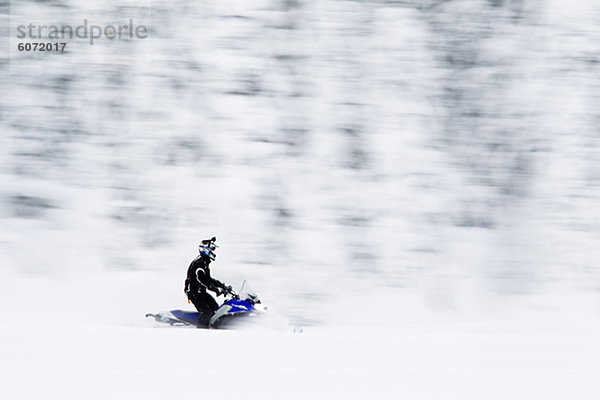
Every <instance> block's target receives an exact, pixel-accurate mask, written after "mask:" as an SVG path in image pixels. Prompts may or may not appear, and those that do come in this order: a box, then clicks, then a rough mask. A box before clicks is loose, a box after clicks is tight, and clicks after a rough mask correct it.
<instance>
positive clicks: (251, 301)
mask: <svg viewBox="0 0 600 400" xmlns="http://www.w3.org/2000/svg"><path fill="white" fill-rule="evenodd" d="M266 311H267V307H266V306H264V305H263V304H262V303H261V301H260V299H259V298H258V296H257V295H256V293H254V291H253V290H252V289H251V288H250V285H248V284H247V283H246V282H245V281H244V283H243V284H242V288H241V289H240V291H239V294H237V293H235V292H233V293H230V294H228V295H227V296H226V298H225V301H224V302H223V304H221V306H220V307H219V308H218V309H217V310H216V311H215V313H214V315H213V316H212V318H211V319H210V321H209V323H208V328H209V329H231V328H234V327H235V326H237V325H238V324H239V323H241V322H243V321H245V320H246V319H248V318H253V319H254V318H256V317H258V316H260V315H261V314H264V313H265V312H266ZM198 316H199V314H198V312H196V311H184V310H171V311H166V312H161V313H157V314H146V317H151V318H154V320H155V321H158V322H162V323H166V324H169V325H172V326H196V327H197V326H198Z"/></svg>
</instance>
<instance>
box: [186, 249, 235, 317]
mask: <svg viewBox="0 0 600 400" xmlns="http://www.w3.org/2000/svg"><path fill="white" fill-rule="evenodd" d="M216 241H217V238H216V237H213V238H212V239H206V240H203V241H202V243H200V246H199V252H200V254H199V255H198V256H197V257H196V258H195V259H194V260H193V261H192V263H191V264H190V266H189V268H188V271H187V278H186V280H185V288H184V291H185V294H186V295H187V297H188V299H189V301H191V302H192V304H194V306H195V307H196V309H197V310H198V313H200V316H199V317H198V327H199V328H207V327H208V322H209V321H210V318H211V317H212V316H213V314H214V313H215V310H216V309H217V308H219V305H218V304H217V302H216V300H215V299H214V297H213V296H211V295H210V293H208V292H207V290H210V291H213V292H215V293H216V294H217V296H218V295H221V294H227V293H231V294H234V292H233V290H232V288H231V286H228V285H225V284H224V283H223V282H220V281H218V280H217V279H214V278H213V277H211V276H210V262H211V261H214V259H215V258H216V257H217V256H216V255H215V250H216V248H217V245H216V244H215V242H216Z"/></svg>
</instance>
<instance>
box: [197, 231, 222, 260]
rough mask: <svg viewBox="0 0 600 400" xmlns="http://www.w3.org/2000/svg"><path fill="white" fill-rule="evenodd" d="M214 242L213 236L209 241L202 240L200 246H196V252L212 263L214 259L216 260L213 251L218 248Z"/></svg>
mask: <svg viewBox="0 0 600 400" xmlns="http://www.w3.org/2000/svg"><path fill="white" fill-rule="evenodd" d="M216 241H217V238H216V237H214V236H213V237H212V238H211V239H205V240H203V241H202V243H200V246H198V251H199V252H200V254H204V255H205V256H207V257H208V258H210V259H211V260H213V261H214V260H215V258H217V255H216V254H215V250H216V249H217V247H219V246H217V245H216V244H215V242H216Z"/></svg>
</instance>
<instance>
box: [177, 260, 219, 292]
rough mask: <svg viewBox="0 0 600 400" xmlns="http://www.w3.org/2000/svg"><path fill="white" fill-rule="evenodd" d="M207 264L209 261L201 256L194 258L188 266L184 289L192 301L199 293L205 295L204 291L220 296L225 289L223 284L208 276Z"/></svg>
mask: <svg viewBox="0 0 600 400" xmlns="http://www.w3.org/2000/svg"><path fill="white" fill-rule="evenodd" d="M209 264H210V259H209V258H208V257H207V256H205V255H203V254H200V255H199V256H198V257H196V258H195V259H194V261H192V263H191V264H190V266H189V268H188V271H187V278H186V280H185V287H184V290H185V293H186V294H187V296H188V298H190V299H192V298H194V297H196V296H197V295H198V294H199V293H206V290H211V291H213V292H215V293H216V294H220V293H221V292H222V291H223V290H225V289H226V288H227V286H226V285H225V284H224V283H223V282H221V281H218V280H216V279H214V278H213V277H212V276H210V269H209V268H208V266H209Z"/></svg>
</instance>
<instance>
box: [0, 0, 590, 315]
mask: <svg viewBox="0 0 600 400" xmlns="http://www.w3.org/2000/svg"><path fill="white" fill-rule="evenodd" d="M0 4H1V7H0V12H1V13H2V22H3V23H2V25H3V34H2V47H1V48H2V49H3V50H2V51H1V52H0V56H1V59H0V65H1V68H2V80H1V82H0V133H1V135H0V165H1V168H0V277H4V278H2V279H3V280H4V282H5V284H7V282H9V281H8V278H9V277H15V276H19V277H24V276H47V277H58V278H60V277H61V276H78V275H87V276H92V275H102V274H112V273H115V271H128V272H131V271H135V273H139V272H145V273H153V272H156V273H157V274H162V275H157V276H163V275H165V276H166V275H169V276H173V277H175V278H174V279H175V280H176V281H177V282H178V281H179V280H180V281H181V285H183V278H184V274H185V269H186V268H187V265H188V263H189V262H190V261H191V259H192V258H193V257H194V256H195V255H196V254H197V244H198V242H199V241H200V240H201V239H203V238H206V237H211V236H212V235H216V236H217V238H218V242H219V244H220V245H221V247H220V249H219V250H218V255H217V261H216V263H215V266H214V275H215V276H217V277H219V278H222V279H223V280H226V281H234V280H236V279H243V278H248V279H250V280H251V282H252V283H253V285H254V286H255V289H257V291H258V292H259V293H263V296H265V293H266V297H267V298H270V300H271V303H275V304H277V303H278V304H280V308H281V309H282V310H283V311H284V312H286V313H287V314H288V315H291V316H292V317H293V318H295V319H296V320H297V321H302V322H304V323H307V324H310V323H319V322H322V321H324V320H325V319H327V314H328V313H330V312H332V310H333V309H334V308H335V307H338V306H341V304H342V302H343V301H346V300H353V303H351V304H354V305H356V306H357V307H358V308H357V310H360V311H357V312H360V313H362V312H363V311H362V308H360V306H359V305H360V304H363V305H365V307H367V308H368V307H372V306H373V305H375V304H376V302H377V301H381V300H385V299H386V296H388V295H389V296H391V294H392V293H395V294H399V295H407V296H408V295H410V296H413V297H414V298H416V299H417V302H418V303H422V305H423V307H424V308H425V309H428V310H433V311H434V312H442V313H446V312H449V313H456V314H459V315H460V314H465V313H469V312H471V311H475V312H476V313H480V314H489V313H492V314H494V313H502V312H503V310H505V309H506V310H508V309H513V310H518V309H524V308H530V309H531V310H533V311H534V312H535V311H536V310H537V311H540V310H541V311H544V310H546V311H548V310H550V311H557V310H564V311H567V312H569V313H570V312H573V311H575V310H581V309H588V310H590V311H592V312H593V313H595V314H597V313H598V311H599V306H600V302H599V301H600V297H599V294H600V292H599V290H600V280H599V278H600V273H599V271H598V263H599V261H600V246H599V245H598V243H599V241H600V229H599V228H598V226H599V225H600V202H599V197H600V196H599V193H600V192H599V189H600V70H599V65H600V25H599V21H600V3H599V2H597V1H592V0H578V1H576V2H564V1H558V0H512V1H511V0H448V1H441V0H437V1H433V0H420V1H419V0H406V1H385V0H378V1H375V0H373V1H338V0H321V1H302V0H257V1H222V0H221V1H188V0H185V1H184V0H176V1H159V0H153V1H126V2H122V1H118V2H117V1H107V2H102V3H98V4H92V3H90V2H86V1H83V0H52V1H26V0H22V1H18V2H17V1H12V2H11V3H6V2H4V3H0ZM84 18H85V19H88V20H89V21H90V23H95V24H98V25H100V24H109V23H127V22H128V21H129V19H132V20H133V21H134V23H136V24H144V25H146V26H148V27H150V31H151V33H150V37H149V38H147V39H144V40H142V39H135V38H134V39H131V40H129V39H127V40H109V39H106V38H102V39H100V40H98V41H97V42H95V43H94V45H90V44H89V41H86V40H84V39H73V40H69V41H68V44H67V49H66V52H65V53H62V54H44V53H40V52H37V53H27V52H18V51H17V44H18V42H19V41H20V40H19V39H17V38H16V26H17V25H19V24H25V25H27V24H29V23H33V24H34V25H50V24H57V25H58V24H66V23H69V24H72V25H74V26H75V25H79V24H81V23H82V21H83V19H84ZM30 41H35V40H30ZM164 290H175V289H174V288H172V287H167V285H165V288H164ZM181 290H182V287H181V288H180V287H177V288H176V291H177V295H178V296H181V293H180V292H181ZM370 295H373V296H370ZM390 298H391V297H390ZM575 299H581V300H575ZM577 301H579V302H577ZM349 304H350V303H349ZM414 305H415V304H413V303H410V302H406V303H405V304H404V306H405V307H406V309H407V310H408V309H409V308H410V307H412V306H414ZM511 305H512V306H511ZM169 306H171V305H170V304H165V308H168V307H169ZM505 306H506V307H507V308H505ZM390 307H393V308H396V307H399V308H396V311H397V312H398V313H400V314H401V313H402V306H401V305H398V304H396V305H394V306H390ZM415 307H416V306H415ZM511 307H512V308H511ZM390 311H391V310H390ZM364 312H365V313H366V312H367V311H364ZM392 312H393V311H392ZM406 312H407V313H408V312H410V311H406ZM509 313H510V312H509ZM364 317H365V315H364V314H363V315H362V318H364Z"/></svg>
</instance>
